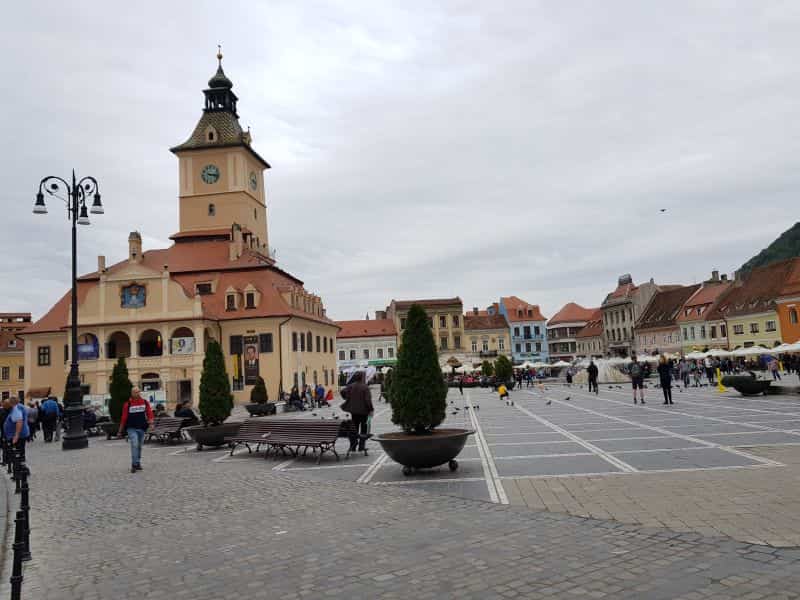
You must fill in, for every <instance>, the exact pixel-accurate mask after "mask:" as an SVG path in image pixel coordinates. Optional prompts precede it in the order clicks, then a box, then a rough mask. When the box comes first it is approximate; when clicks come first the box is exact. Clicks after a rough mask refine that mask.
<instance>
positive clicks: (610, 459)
mask: <svg viewBox="0 0 800 600" xmlns="http://www.w3.org/2000/svg"><path fill="white" fill-rule="evenodd" d="M514 406H515V407H516V409H517V410H519V411H520V412H522V413H524V414H526V415H528V416H529V417H531V418H533V419H536V420H537V421H539V422H540V423H542V424H543V425H547V426H548V427H550V428H551V429H552V430H553V431H556V432H558V433H560V434H561V435H563V436H564V437H565V438H569V439H571V440H572V441H573V442H575V443H576V444H580V445H581V446H583V447H584V448H586V449H587V450H588V451H589V452H591V453H592V454H595V455H596V456H598V457H599V458H602V459H603V460H604V461H606V462H607V463H609V464H611V465H613V466H615V467H617V468H618V469H620V470H622V471H625V472H628V473H635V472H636V471H638V469H637V468H636V467H634V466H632V465H629V464H628V463H626V462H624V461H622V460H620V459H618V458H615V457H614V456H612V455H611V454H609V453H608V452H606V451H605V450H603V449H602V448H598V447H597V446H595V445H594V444H591V443H589V442H587V441H586V440H584V439H583V438H580V437H578V436H577V435H575V434H573V433H570V432H569V431H567V430H566V429H564V428H562V427H559V426H558V425H556V424H555V423H552V422H550V421H548V420H547V419H545V418H543V417H540V416H539V415H536V414H534V413H532V412H531V411H529V410H528V409H527V408H523V407H522V406H520V405H519V404H515V405H514ZM568 406H569V405H568Z"/></svg>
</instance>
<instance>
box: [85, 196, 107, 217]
mask: <svg viewBox="0 0 800 600" xmlns="http://www.w3.org/2000/svg"><path fill="white" fill-rule="evenodd" d="M89 212H91V213H92V214H93V215H102V214H103V213H104V212H105V210H103V204H102V203H101V202H100V194H99V193H97V192H96V193H95V195H94V202H92V208H91V210H90V211H89Z"/></svg>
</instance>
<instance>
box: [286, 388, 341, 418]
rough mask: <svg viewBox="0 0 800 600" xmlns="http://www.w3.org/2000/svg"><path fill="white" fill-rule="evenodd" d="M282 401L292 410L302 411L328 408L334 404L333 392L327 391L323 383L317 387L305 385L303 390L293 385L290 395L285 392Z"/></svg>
mask: <svg viewBox="0 0 800 600" xmlns="http://www.w3.org/2000/svg"><path fill="white" fill-rule="evenodd" d="M282 400H283V401H284V402H286V405H287V406H288V407H291V408H290V410H301V411H302V410H310V409H313V408H320V407H323V406H326V407H327V406H330V405H331V402H333V390H332V389H330V388H329V389H328V390H327V391H326V390H325V388H324V387H323V386H322V384H321V383H318V384H317V385H315V386H312V385H308V384H305V383H304V384H303V387H302V388H298V387H297V386H296V385H293V386H292V389H291V390H290V391H289V394H288V395H287V394H286V392H283V398H282Z"/></svg>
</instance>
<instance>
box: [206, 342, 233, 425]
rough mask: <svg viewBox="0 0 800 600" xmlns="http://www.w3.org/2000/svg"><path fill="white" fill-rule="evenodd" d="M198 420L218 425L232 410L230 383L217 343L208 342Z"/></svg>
mask: <svg viewBox="0 0 800 600" xmlns="http://www.w3.org/2000/svg"><path fill="white" fill-rule="evenodd" d="M198 408H199V409H200V418H201V419H202V420H203V423H204V424H206V425H219V424H220V423H222V422H223V421H224V420H225V419H227V418H228V417H229V416H230V414H231V411H232V410H233V395H232V394H231V382H230V380H229V379H228V373H227V372H226V371H225V359H224V358H223V356H222V348H220V345H219V342H217V341H216V340H211V341H209V342H208V350H206V357H205V358H204V359H203V374H202V375H201V376H200V405H199V406H198Z"/></svg>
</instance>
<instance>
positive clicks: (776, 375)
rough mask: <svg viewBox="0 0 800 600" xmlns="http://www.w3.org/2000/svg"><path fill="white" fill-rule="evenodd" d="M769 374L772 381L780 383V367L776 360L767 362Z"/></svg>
mask: <svg viewBox="0 0 800 600" xmlns="http://www.w3.org/2000/svg"><path fill="white" fill-rule="evenodd" d="M768 366H769V372H770V373H772V379H773V381H780V380H781V370H780V368H779V367H780V365H779V364H778V360H777V359H776V358H773V359H772V360H770V361H769V365H768Z"/></svg>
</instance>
